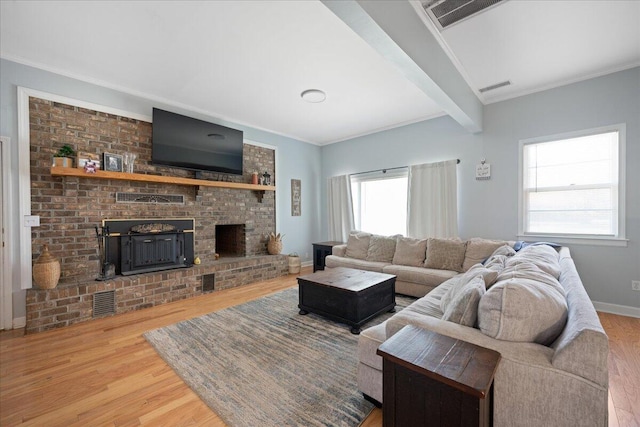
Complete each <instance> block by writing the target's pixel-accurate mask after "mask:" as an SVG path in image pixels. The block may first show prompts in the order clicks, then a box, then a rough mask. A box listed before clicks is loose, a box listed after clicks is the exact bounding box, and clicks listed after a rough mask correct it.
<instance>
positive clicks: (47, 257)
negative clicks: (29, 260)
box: [33, 245, 60, 289]
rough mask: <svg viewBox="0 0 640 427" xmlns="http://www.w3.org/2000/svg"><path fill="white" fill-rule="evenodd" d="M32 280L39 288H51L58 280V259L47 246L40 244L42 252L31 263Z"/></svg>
mask: <svg viewBox="0 0 640 427" xmlns="http://www.w3.org/2000/svg"><path fill="white" fill-rule="evenodd" d="M33 280H34V281H35V282H36V286H37V287H38V288H40V289H53V288H55V287H56V285H57V284H58V280H60V261H58V260H57V259H56V258H55V257H54V256H53V255H51V253H49V246H48V245H43V246H42V253H41V254H40V256H39V257H38V259H37V260H36V262H35V264H33Z"/></svg>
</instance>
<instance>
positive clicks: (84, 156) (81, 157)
mask: <svg viewBox="0 0 640 427" xmlns="http://www.w3.org/2000/svg"><path fill="white" fill-rule="evenodd" d="M89 160H91V161H93V162H94V163H95V164H96V169H100V164H101V163H102V162H101V161H100V156H99V155H98V154H93V153H80V152H79V153H78V157H77V158H76V167H77V168H78V169H84V166H85V165H86V164H87V162H88V161H89Z"/></svg>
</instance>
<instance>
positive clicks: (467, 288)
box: [442, 275, 485, 327]
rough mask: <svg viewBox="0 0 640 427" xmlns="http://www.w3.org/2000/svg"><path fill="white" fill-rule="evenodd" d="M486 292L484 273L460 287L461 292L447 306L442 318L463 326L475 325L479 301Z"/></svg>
mask: <svg viewBox="0 0 640 427" xmlns="http://www.w3.org/2000/svg"><path fill="white" fill-rule="evenodd" d="M484 293H485V285H484V279H483V278H482V275H478V276H476V277H474V278H473V280H471V281H470V282H468V283H467V284H466V285H464V286H463V287H462V289H460V292H458V294H457V295H456V296H455V298H454V299H453V300H452V301H451V303H450V304H449V305H448V306H447V310H446V311H445V312H444V315H443V316H442V320H447V321H449V322H454V323H458V324H460V325H463V326H470V327H473V326H475V324H476V321H477V319H478V303H479V302H480V298H482V295H484Z"/></svg>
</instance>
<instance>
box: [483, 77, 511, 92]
mask: <svg viewBox="0 0 640 427" xmlns="http://www.w3.org/2000/svg"><path fill="white" fill-rule="evenodd" d="M510 84H511V81H510V80H505V81H503V82H500V83H496V84H494V85H491V86H487V87H483V88H482V89H479V90H480V93H485V92H489V91H490V90H495V89H498V88H501V87H505V86H509V85H510Z"/></svg>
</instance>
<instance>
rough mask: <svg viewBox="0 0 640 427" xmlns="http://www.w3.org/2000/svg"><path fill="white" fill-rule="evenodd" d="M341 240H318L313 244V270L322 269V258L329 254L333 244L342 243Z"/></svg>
mask: <svg viewBox="0 0 640 427" xmlns="http://www.w3.org/2000/svg"><path fill="white" fill-rule="evenodd" d="M342 243H343V242H335V241H331V242H319V243H312V245H313V272H314V273H315V272H316V271H318V270H324V259H325V258H326V257H327V255H331V251H332V250H333V247H334V246H337V245H342Z"/></svg>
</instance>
